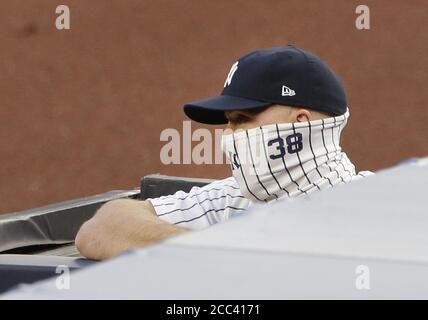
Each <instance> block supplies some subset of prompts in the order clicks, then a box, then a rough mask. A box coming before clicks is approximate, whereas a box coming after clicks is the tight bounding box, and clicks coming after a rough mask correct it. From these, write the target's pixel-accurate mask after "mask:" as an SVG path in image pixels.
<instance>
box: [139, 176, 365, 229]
mask: <svg viewBox="0 0 428 320" xmlns="http://www.w3.org/2000/svg"><path fill="white" fill-rule="evenodd" d="M371 174H373V173H371V172H370V171H361V172H359V173H358V174H357V175H354V176H353V177H352V178H351V179H350V180H349V181H347V182H351V181H355V180H358V179H360V178H362V177H365V176H368V175H371ZM347 182H346V183H347ZM344 183H345V182H340V183H339V185H340V184H344ZM147 200H149V201H150V202H151V203H152V205H153V207H154V208H155V211H156V214H157V215H158V217H159V218H160V219H162V220H165V221H167V222H169V223H171V224H175V225H178V226H182V227H186V228H190V229H193V230H200V229H204V228H207V227H209V226H211V225H213V224H216V223H219V222H224V221H226V220H228V219H230V218H232V217H234V216H236V215H239V214H242V213H243V212H244V211H245V210H246V209H247V208H248V207H249V206H250V205H251V201H250V200H248V199H247V198H245V197H244V196H243V195H242V194H241V191H240V189H239V186H238V183H237V182H236V180H235V178H234V177H229V178H227V179H224V180H218V181H214V182H212V183H210V184H208V185H206V186H204V187H193V188H192V189H191V190H190V192H189V193H186V192H183V191H178V192H176V193H175V194H173V195H169V196H163V197H159V198H150V199H147Z"/></svg>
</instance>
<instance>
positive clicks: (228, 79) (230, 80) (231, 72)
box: [224, 61, 239, 88]
mask: <svg viewBox="0 0 428 320" xmlns="http://www.w3.org/2000/svg"><path fill="white" fill-rule="evenodd" d="M238 63H239V61H236V62H235V63H234V64H233V65H232V68H230V71H229V74H228V75H227V78H226V81H225V82H224V87H225V88H226V87H227V86H228V85H230V83H231V82H232V78H233V75H234V74H235V72H236V70H238Z"/></svg>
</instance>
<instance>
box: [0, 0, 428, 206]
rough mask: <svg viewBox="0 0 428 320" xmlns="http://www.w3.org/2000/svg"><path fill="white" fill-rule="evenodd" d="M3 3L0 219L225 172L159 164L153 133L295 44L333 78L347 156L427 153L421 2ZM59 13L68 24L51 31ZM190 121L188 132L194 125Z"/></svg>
mask: <svg viewBox="0 0 428 320" xmlns="http://www.w3.org/2000/svg"><path fill="white" fill-rule="evenodd" d="M360 3H362V2H361V1H341V0H337V1H332V0H330V1H325V0H324V1H315V0H314V1H301V0H296V1H287V0H281V1H254V0H245V1H236V0H231V1H229V0H216V1H212V0H169V1H165V0H156V1H155V0H153V1H148V0H140V1H136V0H135V1H133V0H108V1H107V0H91V1H85V0H79V1H77V0H75V1H71V0H65V1H60V2H58V1H50V0H13V1H12V0H3V1H1V2H0V40H1V41H0V120H1V126H0V156H1V166H0V178H1V185H0V200H1V201H0V213H5V212H10V211H15V210H22V209H26V208H31V207H35V206H40V205H43V204H47V203H50V202H57V201H62V200H66V199H70V198H75V197H80V196H85V195H90V194H95V193H100V192H104V191H108V190H112V189H128V188H133V187H136V186H138V184H139V178H140V177H142V176H143V175H145V174H149V173H155V172H161V173H164V174H171V175H181V176H199V177H211V178H220V177H225V176H226V175H228V173H229V171H228V170H229V169H228V167H226V166H214V167H213V166H207V165H205V166H203V165H201V166H196V165H175V166H165V165H162V164H161V162H160V160H159V151H160V148H161V143H160V141H159V135H160V132H161V131H162V130H163V129H165V128H167V127H171V128H177V129H180V128H181V126H182V120H183V119H184V115H183V113H182V110H181V106H182V105H183V103H185V102H188V101H192V100H196V99H199V98H205V97H208V96H211V95H216V94H218V93H219V92H220V91H221V89H222V85H223V82H224V79H225V77H226V75H227V72H228V71H229V68H230V66H231V64H232V63H233V62H234V61H235V59H236V58H238V57H239V56H240V55H242V54H243V53H246V52H247V51H251V50H253V49H256V48H260V47H271V46H278V45H284V44H288V43H294V44H296V45H298V46H301V47H303V48H305V49H307V50H309V51H312V52H314V53H316V54H318V55H320V56H322V57H323V58H324V60H326V61H327V62H328V63H329V64H330V65H331V66H332V67H333V68H334V69H335V70H336V71H337V73H338V74H339V75H340V76H341V78H342V79H343V81H344V83H345V86H346V89H347V94H348V101H349V105H350V109H351V119H350V124H349V127H348V129H347V130H346V133H345V137H344V143H343V145H344V147H345V151H347V152H348V154H349V156H350V158H351V159H352V160H353V161H354V162H355V164H356V165H357V167H358V168H359V169H370V170H377V169H380V168H384V167H387V166H391V165H394V164H396V163H397V162H399V161H400V160H402V159H405V158H408V157H412V156H423V155H427V154H428V145H427V142H426V139H427V137H428V128H427V123H428V106H427V98H428V90H427V89H426V84H427V82H428V77H427V67H428V55H427V52H428V32H427V31H428V30H427V27H426V23H427V21H428V11H427V10H426V0H421V1H416V0H412V1H407V2H404V1H391V0H385V1H381V0H376V1H364V2H363V3H364V4H367V5H369V7H370V9H371V30H370V31H358V30H356V28H355V26H354V21H355V18H356V14H355V13H354V12H355V8H356V6H357V5H358V4H360ZM59 4H67V5H69V6H70V9H71V30H66V31H58V30H56V29H55V27H54V21H55V18H56V15H55V8H56V6H57V5H59ZM196 127H198V126H195V125H194V126H193V128H196Z"/></svg>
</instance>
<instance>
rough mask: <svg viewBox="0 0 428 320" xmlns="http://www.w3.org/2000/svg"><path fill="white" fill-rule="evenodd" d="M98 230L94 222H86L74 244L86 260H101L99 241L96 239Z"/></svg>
mask: <svg viewBox="0 0 428 320" xmlns="http://www.w3.org/2000/svg"><path fill="white" fill-rule="evenodd" d="M96 237H97V235H96V230H95V228H94V224H93V221H91V220H89V221H87V222H85V223H84V224H83V225H82V226H81V227H80V229H79V231H78V233H77V235H76V238H75V239H74V244H75V245H76V248H77V250H79V252H80V254H81V255H82V256H84V257H86V258H90V259H95V260H99V259H100V258H99V256H98V255H99V248H98V249H97V248H96V244H97V243H98V240H97V239H96Z"/></svg>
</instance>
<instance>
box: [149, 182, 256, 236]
mask: <svg viewBox="0 0 428 320" xmlns="http://www.w3.org/2000/svg"><path fill="white" fill-rule="evenodd" d="M147 200H148V201H150V202H151V204H152V205H153V207H154V209H155V211H156V214H157V215H158V217H159V218H160V219H162V220H165V221H167V222H169V223H171V224H175V225H178V226H182V227H186V228H190V229H193V230H200V229H204V228H207V227H209V226H210V225H213V224H216V223H219V222H223V221H225V220H227V219H229V218H231V217H232V216H234V215H238V214H240V213H242V212H243V211H245V210H246V209H247V208H248V206H249V205H250V201H249V200H248V199H247V198H245V197H244V196H243V195H242V194H241V191H240V189H239V186H238V184H237V183H236V181H235V178H233V177H229V178H227V179H224V180H218V181H214V182H212V183H210V184H208V185H206V186H203V187H193V188H192V189H191V190H190V192H188V193H186V192H183V191H178V192H176V193H175V194H173V195H169V196H163V197H159V198H149V199H147Z"/></svg>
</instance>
